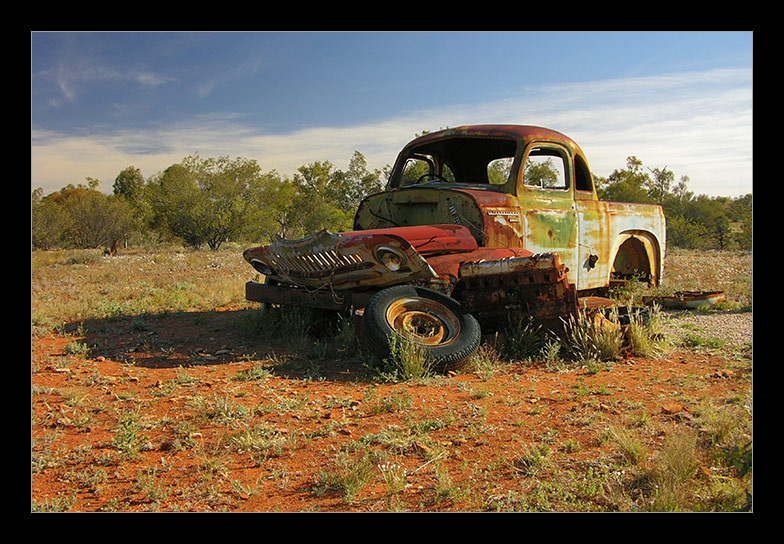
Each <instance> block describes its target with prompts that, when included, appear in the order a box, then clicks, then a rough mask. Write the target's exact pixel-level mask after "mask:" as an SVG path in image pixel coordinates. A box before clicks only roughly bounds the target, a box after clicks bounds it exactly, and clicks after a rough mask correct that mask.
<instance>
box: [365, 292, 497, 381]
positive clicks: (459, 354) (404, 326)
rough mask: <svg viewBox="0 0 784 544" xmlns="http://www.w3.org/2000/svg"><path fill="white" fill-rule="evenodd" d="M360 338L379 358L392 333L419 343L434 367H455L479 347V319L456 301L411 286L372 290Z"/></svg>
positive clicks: (385, 351) (442, 368)
mask: <svg viewBox="0 0 784 544" xmlns="http://www.w3.org/2000/svg"><path fill="white" fill-rule="evenodd" d="M361 330H362V339H363V341H364V343H365V345H366V346H367V348H368V349H370V351H372V352H373V353H374V354H376V355H378V356H379V357H380V358H382V359H383V358H386V357H388V356H389V342H390V338H391V337H392V334H393V332H394V333H397V334H399V335H401V336H405V337H407V338H408V339H409V340H411V341H413V342H414V343H416V344H418V345H419V346H421V347H422V348H423V349H424V351H425V353H426V354H427V356H428V357H429V358H430V359H431V360H432V361H433V363H434V365H435V367H436V368H437V369H439V370H441V371H447V370H456V369H459V368H461V367H462V366H464V365H465V363H466V362H467V361H468V359H469V358H470V357H471V355H473V353H474V352H475V351H476V349H477V348H478V347H479V343H480V341H481V339H482V332H481V328H480V326H479V322H478V321H477V320H476V318H475V317H474V316H473V315H471V314H470V313H468V311H467V310H466V309H465V308H464V307H463V306H461V305H460V304H459V303H458V302H457V301H456V300H454V299H453V298H450V297H448V296H446V295H443V294H441V293H438V292H436V291H433V290H432V289H427V288H424V287H416V286H413V285H396V286H394V287H388V288H386V289H382V290H381V291H379V292H378V293H376V294H375V295H374V296H373V298H372V299H370V301H369V302H368V304H367V306H366V307H365V312H364V315H363V316H362V327H361Z"/></svg>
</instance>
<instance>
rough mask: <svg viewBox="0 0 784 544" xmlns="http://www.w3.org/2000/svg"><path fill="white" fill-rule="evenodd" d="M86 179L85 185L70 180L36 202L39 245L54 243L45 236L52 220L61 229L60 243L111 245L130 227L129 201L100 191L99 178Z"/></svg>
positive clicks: (70, 244)
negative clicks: (59, 188) (58, 189)
mask: <svg viewBox="0 0 784 544" xmlns="http://www.w3.org/2000/svg"><path fill="white" fill-rule="evenodd" d="M86 179H87V184H86V185H84V184H80V185H78V186H76V187H74V186H73V185H71V184H69V185H67V186H65V187H64V188H63V189H61V190H60V191H59V192H57V193H52V194H50V195H48V196H46V197H44V198H41V199H40V202H39V203H37V204H36V205H34V210H35V215H36V223H35V226H36V228H35V236H36V239H37V243H39V244H41V246H40V247H44V246H46V247H52V246H51V243H50V242H51V240H52V239H51V236H50V237H49V238H46V236H45V234H44V233H45V229H51V228H52V225H53V224H56V228H59V229H61V237H60V239H59V240H58V241H57V242H58V245H59V244H62V245H64V246H66V247H77V248H97V247H101V246H108V245H111V243H112V242H113V241H115V240H119V239H120V238H121V237H122V236H123V234H124V233H126V232H127V231H128V229H129V228H130V224H131V210H130V207H129V205H128V204H127V203H126V202H125V201H123V200H122V199H120V198H118V197H116V196H109V195H105V194H103V193H101V192H99V191H98V190H97V189H96V187H97V186H98V180H96V179H94V178H86ZM39 196H40V193H39ZM46 240H49V243H47V241H46Z"/></svg>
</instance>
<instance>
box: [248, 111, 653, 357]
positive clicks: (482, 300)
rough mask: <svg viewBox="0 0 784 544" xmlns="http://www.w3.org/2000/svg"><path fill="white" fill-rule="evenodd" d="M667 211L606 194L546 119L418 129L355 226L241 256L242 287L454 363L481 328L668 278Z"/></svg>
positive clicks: (378, 348) (381, 341) (374, 345)
mask: <svg viewBox="0 0 784 544" xmlns="http://www.w3.org/2000/svg"><path fill="white" fill-rule="evenodd" d="M664 251H665V224H664V215H663V213H662V209H661V208H660V207H659V206H655V205H645V204H628V203H616V202H604V201H600V200H598V198H597V196H596V188H595V187H594V183H593V178H592V176H591V172H590V170H589V168H588V162H587V161H586V158H585V155H584V154H583V152H582V150H581V149H580V147H579V146H578V145H577V144H576V143H575V142H574V141H572V140H571V139H570V138H568V137H567V136H565V135H563V134H561V133H559V132H556V131H553V130H550V129H545V128H540V127H533V126H517V125H473V126H464V127H458V128H451V129H447V130H442V131H439V132H434V133H430V134H426V135H424V136H421V137H419V138H416V139H415V140H413V141H412V142H410V143H409V144H408V145H406V146H405V147H404V148H403V150H402V151H401V152H400V154H399V155H398V158H397V160H396V162H395V164H394V166H393V168H392V171H391V174H390V177H389V180H388V184H387V189H386V191H384V192H382V193H378V194H374V195H371V196H368V197H367V198H365V199H364V200H363V201H362V202H361V204H360V206H359V209H358V210H357V212H356V215H355V217H354V230H353V231H351V232H340V233H330V232H327V231H322V232H319V233H317V234H314V235H312V236H309V237H307V238H304V239H302V240H296V241H293V240H283V239H276V240H274V241H273V242H272V243H271V244H269V245H266V246H262V247H256V248H251V249H248V250H246V251H245V252H244V254H243V256H244V259H245V260H246V261H247V262H248V263H249V264H250V265H252V266H253V268H254V269H255V270H256V271H258V272H259V273H260V274H262V275H263V276H264V277H265V279H264V282H263V283H261V282H248V283H247V284H246V298H247V299H248V300H251V301H257V302H262V303H266V304H284V305H296V306H303V307H310V308H321V309H328V310H338V311H347V312H353V313H354V315H356V316H358V317H357V323H358V327H359V336H360V337H361V339H362V341H363V342H364V344H365V345H366V347H367V348H369V349H370V350H371V351H372V352H374V353H375V354H377V355H378V356H380V357H385V356H386V355H387V354H388V353H389V342H390V339H391V338H395V337H396V335H400V336H405V337H407V338H409V339H410V341H412V342H415V343H417V344H419V345H421V346H422V348H423V349H424V350H425V351H426V352H427V353H428V355H429V356H430V357H431V358H432V360H433V361H435V362H436V363H438V364H439V365H440V366H441V367H442V368H444V369H454V368H459V367H460V366H461V365H462V364H463V363H464V362H465V361H466V360H467V359H468V358H469V357H470V356H471V355H472V354H473V353H474V351H475V350H476V349H477V347H478V346H479V343H480V341H481V335H482V334H483V333H484V332H490V331H493V330H501V329H502V328H503V327H504V326H507V325H509V324H510V322H515V321H516V320H519V319H521V318H522V319H529V318H530V319H531V320H533V321H535V322H537V323H542V324H544V325H545V326H549V325H551V324H553V323H557V321H558V320H560V319H562V318H565V317H567V316H569V315H576V314H577V312H578V311H579V308H580V307H581V304H582V306H583V307H585V304H586V302H587V301H590V300H591V299H592V298H596V297H595V295H598V294H603V293H602V290H604V289H606V288H608V287H609V286H610V284H611V282H613V281H622V280H623V279H624V278H630V277H636V278H638V279H640V278H641V279H643V280H645V281H647V282H648V283H649V284H650V285H656V284H658V283H659V282H660V281H661V276H662V269H663V261H664Z"/></svg>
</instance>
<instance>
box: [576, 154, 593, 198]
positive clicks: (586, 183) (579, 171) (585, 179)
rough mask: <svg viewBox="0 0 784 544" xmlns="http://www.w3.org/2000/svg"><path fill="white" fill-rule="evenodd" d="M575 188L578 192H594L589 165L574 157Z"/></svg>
mask: <svg viewBox="0 0 784 544" xmlns="http://www.w3.org/2000/svg"><path fill="white" fill-rule="evenodd" d="M574 188H575V189H577V190H578V191H587V192H589V193H590V192H593V180H592V179H591V174H590V172H589V171H588V165H587V164H585V161H583V160H582V158H580V157H579V156H575V157H574Z"/></svg>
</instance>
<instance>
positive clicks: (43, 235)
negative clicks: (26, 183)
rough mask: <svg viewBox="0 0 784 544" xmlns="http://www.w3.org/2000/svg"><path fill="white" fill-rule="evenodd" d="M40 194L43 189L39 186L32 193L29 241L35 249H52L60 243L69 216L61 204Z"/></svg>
mask: <svg viewBox="0 0 784 544" xmlns="http://www.w3.org/2000/svg"><path fill="white" fill-rule="evenodd" d="M42 195H43V190H42V189H40V188H39V189H36V190H35V191H33V194H32V202H31V208H30V242H31V244H32V246H33V247H34V248H37V249H52V248H54V247H57V246H60V245H62V243H63V233H64V232H65V231H66V229H67V227H68V219H69V218H68V215H67V214H66V213H65V211H64V210H63V208H62V206H60V205H58V204H57V202H55V201H54V200H53V199H51V198H45V197H43V196H42Z"/></svg>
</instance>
